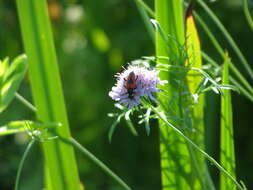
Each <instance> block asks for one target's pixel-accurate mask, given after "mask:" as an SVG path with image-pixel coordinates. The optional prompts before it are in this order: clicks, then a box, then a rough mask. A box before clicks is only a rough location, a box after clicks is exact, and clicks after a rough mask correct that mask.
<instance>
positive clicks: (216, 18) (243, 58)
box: [197, 0, 253, 80]
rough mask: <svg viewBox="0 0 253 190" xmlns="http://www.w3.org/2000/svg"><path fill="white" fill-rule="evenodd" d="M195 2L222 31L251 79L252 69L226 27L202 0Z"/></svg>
mask: <svg viewBox="0 0 253 190" xmlns="http://www.w3.org/2000/svg"><path fill="white" fill-rule="evenodd" d="M197 2H198V3H199V4H200V5H201V7H202V8H203V9H204V10H205V11H206V12H207V14H208V15H209V16H210V18H211V19H212V20H213V21H214V23H215V24H216V25H217V26H218V28H219V29H220V30H221V31H222V34H223V35H224V36H225V38H226V39H227V41H228V42H229V44H230V45H231V47H232V48H233V50H234V51H235V53H236V54H237V56H238V58H239V59H240V61H241V63H242V65H243V66H244V68H245V70H246V71H247V72H248V74H249V76H250V77H251V79H252V80H253V70H252V68H251V67H250V65H249V64H248V62H247V60H246V58H245V57H244V55H243V54H242V52H241V50H240V49H239V47H238V46H237V44H236V43H235V41H234V39H233V38H232V36H231V35H230V34H229V32H228V31H227V29H226V28H225V27H224V25H223V24H222V23H221V22H220V20H219V19H218V17H217V16H216V15H215V14H214V13H213V11H212V10H211V9H210V8H209V7H208V6H207V5H206V4H205V3H204V1H203V0H197Z"/></svg>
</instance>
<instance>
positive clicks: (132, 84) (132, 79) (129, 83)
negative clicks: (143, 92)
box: [124, 71, 138, 99]
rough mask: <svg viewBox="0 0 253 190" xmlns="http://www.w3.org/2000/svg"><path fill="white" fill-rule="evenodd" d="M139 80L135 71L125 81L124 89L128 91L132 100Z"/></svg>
mask: <svg viewBox="0 0 253 190" xmlns="http://www.w3.org/2000/svg"><path fill="white" fill-rule="evenodd" d="M137 79H138V76H135V74H134V72H133V71H132V72H131V73H129V75H128V76H127V78H124V81H125V83H124V87H125V88H126V89H127V93H128V95H129V98H130V99H133V97H134V90H135V89H136V88H137V85H136V81H137Z"/></svg>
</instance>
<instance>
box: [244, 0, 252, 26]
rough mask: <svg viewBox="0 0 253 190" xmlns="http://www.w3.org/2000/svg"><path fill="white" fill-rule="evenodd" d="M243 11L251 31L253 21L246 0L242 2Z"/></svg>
mask: <svg viewBox="0 0 253 190" xmlns="http://www.w3.org/2000/svg"><path fill="white" fill-rule="evenodd" d="M243 11H244V14H245V17H246V20H247V22H248V24H249V26H250V28H251V30H253V19H252V17H251V15H250V11H249V6H248V0H243Z"/></svg>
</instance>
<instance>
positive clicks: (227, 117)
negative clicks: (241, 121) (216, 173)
mask: <svg viewBox="0 0 253 190" xmlns="http://www.w3.org/2000/svg"><path fill="white" fill-rule="evenodd" d="M228 65H229V57H228V56H227V57H226V58H225V60H224V68H223V76H222V84H224V85H225V84H228V83H229V70H228ZM232 114H233V110H232V102H231V95H230V91H229V90H224V95H223V96H221V136H220V142H221V144H220V148H221V150H220V161H221V165H222V166H223V167H224V168H225V169H226V170H227V171H228V172H229V173H230V174H231V176H233V177H234V178H235V151H234V135H233V133H234V132H233V115H232ZM227 189H229V190H236V185H235V184H234V183H233V182H232V181H231V180H230V179H228V178H227V177H226V176H224V175H223V174H220V190H227Z"/></svg>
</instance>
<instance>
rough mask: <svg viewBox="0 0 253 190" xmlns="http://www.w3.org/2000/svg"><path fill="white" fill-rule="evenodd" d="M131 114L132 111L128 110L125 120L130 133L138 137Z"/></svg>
mask: <svg viewBox="0 0 253 190" xmlns="http://www.w3.org/2000/svg"><path fill="white" fill-rule="evenodd" d="M131 112H132V110H128V111H127V112H126V114H125V120H126V123H127V126H128V128H129V129H130V131H131V132H132V134H133V135H134V136H138V133H137V131H136V130H135V128H134V125H133V123H132V121H131V119H130V114H131Z"/></svg>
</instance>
